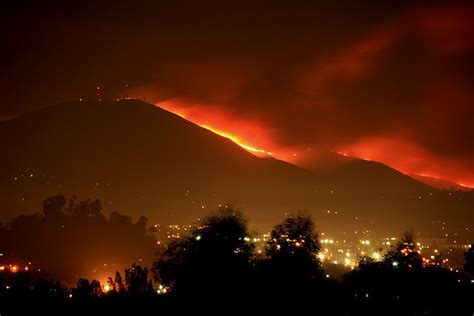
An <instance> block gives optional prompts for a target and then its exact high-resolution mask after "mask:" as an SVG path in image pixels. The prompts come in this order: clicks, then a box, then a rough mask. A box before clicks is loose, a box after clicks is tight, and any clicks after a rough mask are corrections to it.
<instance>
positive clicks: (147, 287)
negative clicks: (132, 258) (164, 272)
mask: <svg viewBox="0 0 474 316" xmlns="http://www.w3.org/2000/svg"><path fill="white" fill-rule="evenodd" d="M125 286H126V289H127V294H129V295H137V294H152V293H153V285H152V283H151V280H149V279H148V269H147V268H146V267H145V268H143V267H142V266H140V265H136V264H135V263H134V264H133V265H132V267H131V268H128V269H125Z"/></svg>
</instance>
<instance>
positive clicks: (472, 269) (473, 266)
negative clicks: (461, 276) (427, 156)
mask: <svg viewBox="0 0 474 316" xmlns="http://www.w3.org/2000/svg"><path fill="white" fill-rule="evenodd" d="M464 259H465V260H466V261H465V263H464V271H466V272H468V273H471V274H474V245H470V247H469V249H467V251H466V252H465V253H464Z"/></svg>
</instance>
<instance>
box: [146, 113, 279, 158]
mask: <svg viewBox="0 0 474 316" xmlns="http://www.w3.org/2000/svg"><path fill="white" fill-rule="evenodd" d="M155 105H156V106H158V107H161V106H160V105H158V104H155ZM165 109H166V110H167V111H170V112H172V113H174V114H176V115H178V116H180V117H182V118H183V119H185V120H187V121H191V122H193V123H195V124H197V125H199V126H200V127H202V128H205V129H207V130H208V131H211V132H212V133H214V134H217V135H219V136H221V137H225V138H227V139H229V140H231V141H232V142H234V143H236V144H237V145H239V146H240V147H242V148H243V149H245V150H247V151H249V152H251V153H256V154H263V155H268V156H271V155H272V153H271V152H269V151H266V150H264V149H260V148H256V147H253V146H250V145H249V144H246V143H244V142H243V141H242V140H241V139H240V138H239V137H237V136H234V135H231V134H229V133H227V132H223V131H221V130H218V129H216V128H214V127H211V126H209V125H205V124H199V123H197V122H195V121H192V120H189V119H188V118H187V117H186V115H184V114H183V113H180V112H178V111H174V110H171V109H169V108H165Z"/></svg>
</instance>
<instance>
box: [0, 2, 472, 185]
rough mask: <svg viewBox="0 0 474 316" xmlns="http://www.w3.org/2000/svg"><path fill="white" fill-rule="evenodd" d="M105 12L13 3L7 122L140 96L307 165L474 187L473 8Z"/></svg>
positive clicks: (5, 24) (1, 77) (262, 6)
mask: <svg viewBox="0 0 474 316" xmlns="http://www.w3.org/2000/svg"><path fill="white" fill-rule="evenodd" d="M97 2H98V3H95V2H92V1H57V2H51V1H49V2H48V1H41V2H39V1H34V2H33V1H32V2H31V3H29V2H26V1H2V2H1V4H0V21H1V22H0V34H1V38H2V50H1V51H0V57H1V58H0V63H1V64H0V66H1V71H0V87H1V88H0V91H1V97H2V99H1V101H0V119H1V120H8V119H10V118H12V117H15V116H18V115H21V114H24V113H27V112H30V111H33V110H35V109H38V108H42V107H46V106H50V105H53V104H55V103H58V102H61V101H65V100H78V99H80V98H84V99H87V98H97V97H98V96H97V93H99V94H100V95H99V97H100V98H102V97H103V98H104V99H115V98H122V97H124V96H130V97H135V98H141V99H145V100H146V101H149V102H152V103H156V104H157V105H158V106H161V107H163V108H165V109H168V110H171V111H173V112H176V113H178V114H180V115H183V116H185V117H186V118H188V119H189V120H191V121H193V122H196V123H198V124H200V125H205V126H208V127H211V128H213V129H217V130H219V131H221V132H225V133H228V134H229V135H232V136H234V137H238V138H239V140H240V142H241V143H244V144H246V145H249V146H252V147H255V148H258V149H262V150H265V151H269V152H271V153H272V155H274V156H275V157H277V158H281V159H283V160H287V161H290V162H294V163H297V164H300V165H304V164H306V163H308V161H312V160H314V159H317V157H318V156H320V154H321V153H325V152H327V151H335V152H340V153H344V154H347V155H349V156H355V157H361V158H365V159H370V160H376V161H380V162H383V163H386V164H388V165H390V166H392V167H394V168H396V169H398V170H400V171H402V172H406V173H418V174H425V175H431V176H437V177H441V178H444V179H447V180H450V181H454V182H457V183H463V184H465V185H469V186H474V164H473V162H474V129H473V125H474V124H473V123H474V89H472V86H473V83H474V77H473V74H474V56H473V55H474V4H472V3H471V4H469V3H462V2H454V1H449V2H444V3H443V2H440V1H429V2H428V1H427V2H414V1H397V2H396V3H395V1H393V2H391V3H388V2H387V3H381V2H380V1H327V2H326V3H325V2H318V3H316V1H315V2H314V3H310V2H309V1H300V2H297V1H287V2H283V1H268V2H264V1H249V2H246V1H239V2H228V1H215V2H207V1H189V2H186V1H149V2H146V1H97ZM98 87H100V89H97V88H98Z"/></svg>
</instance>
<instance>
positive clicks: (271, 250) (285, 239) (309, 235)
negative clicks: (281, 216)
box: [266, 213, 322, 280]
mask: <svg viewBox="0 0 474 316" xmlns="http://www.w3.org/2000/svg"><path fill="white" fill-rule="evenodd" d="M319 250H320V244H319V241H318V236H317V234H316V232H315V227H314V223H313V221H312V219H311V217H310V216H309V215H305V214H302V213H298V214H297V215H296V216H290V217H288V218H286V219H285V220H284V221H283V222H282V223H281V224H279V225H277V226H275V227H274V228H273V230H272V233H271V239H270V240H269V241H268V242H267V247H266V254H267V256H269V257H270V260H271V264H272V266H273V267H274V268H276V269H277V271H278V273H279V274H281V277H287V278H291V279H293V280H310V279H315V278H318V277H319V276H321V274H322V269H321V262H320V261H319V258H318V253H319Z"/></svg>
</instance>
